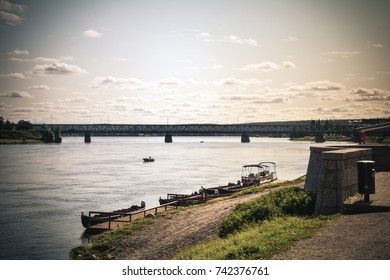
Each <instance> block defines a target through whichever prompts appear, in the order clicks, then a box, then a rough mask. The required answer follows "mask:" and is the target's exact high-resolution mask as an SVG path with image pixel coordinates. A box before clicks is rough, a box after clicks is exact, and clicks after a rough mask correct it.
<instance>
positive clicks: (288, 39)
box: [284, 36, 299, 42]
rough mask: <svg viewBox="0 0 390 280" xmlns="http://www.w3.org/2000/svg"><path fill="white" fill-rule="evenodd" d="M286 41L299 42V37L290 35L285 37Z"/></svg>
mask: <svg viewBox="0 0 390 280" xmlns="http://www.w3.org/2000/svg"><path fill="white" fill-rule="evenodd" d="M284 41H285V42H298V41H299V40H298V38H297V37H294V36H290V37H288V38H285V39H284Z"/></svg>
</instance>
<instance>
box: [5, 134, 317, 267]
mask: <svg viewBox="0 0 390 280" xmlns="http://www.w3.org/2000/svg"><path fill="white" fill-rule="evenodd" d="M83 140H84V139H83V138H81V137H65V138H63V142H62V143H61V144H36V145H0V156H1V161H0V197H1V198H0V259H24V260H34V259H45V260H53V259H69V252H70V250H71V249H72V248H74V247H76V246H78V245H80V244H81V243H82V242H83V238H82V235H83V233H84V228H83V227H82V225H81V222H80V213H81V212H82V211H90V210H91V211H92V210H95V211H112V210H116V209H121V208H127V207H129V206H131V205H132V204H140V202H141V200H143V201H145V202H146V206H147V207H154V206H157V205H158V198H159V197H160V196H166V194H167V193H184V194H186V193H191V192H193V191H196V190H199V188H200V187H201V186H204V187H213V186H217V185H223V184H226V183H228V182H236V181H237V180H239V179H240V174H241V167H242V165H245V164H251V163H259V162H261V161H274V162H276V164H277V172H278V177H279V179H283V180H284V179H294V178H297V177H299V176H301V175H304V174H305V173H306V169H307V164H308V159H309V154H310V146H314V145H324V144H315V143H312V142H292V141H289V140H288V139H282V138H251V143H241V142H240V137H174V139H173V141H174V142H173V143H169V144H167V143H164V138H163V137H93V138H92V143H90V144H85V143H84V141H83ZM202 142H203V143H202ZM147 156H152V157H154V158H155V162H153V163H143V160H142V158H143V157H147Z"/></svg>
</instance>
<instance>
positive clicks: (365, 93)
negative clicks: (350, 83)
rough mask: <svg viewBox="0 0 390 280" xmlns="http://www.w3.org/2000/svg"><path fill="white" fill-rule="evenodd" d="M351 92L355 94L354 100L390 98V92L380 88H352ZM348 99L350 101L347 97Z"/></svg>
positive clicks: (382, 99)
mask: <svg viewBox="0 0 390 280" xmlns="http://www.w3.org/2000/svg"><path fill="white" fill-rule="evenodd" d="M351 94H352V95H353V98H352V101H387V100H390V92H389V91H387V90H383V89H378V88H372V89H367V88H357V89H352V90H351ZM347 101H350V99H349V98H347Z"/></svg>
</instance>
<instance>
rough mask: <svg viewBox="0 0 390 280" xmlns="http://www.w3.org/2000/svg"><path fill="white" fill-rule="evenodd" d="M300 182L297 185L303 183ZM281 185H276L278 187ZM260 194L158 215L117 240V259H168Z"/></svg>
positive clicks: (214, 230) (207, 235)
mask: <svg viewBox="0 0 390 280" xmlns="http://www.w3.org/2000/svg"><path fill="white" fill-rule="evenodd" d="M302 185H303V183H302V184H301V185H300V186H302ZM277 189H280V188H275V189H273V190H277ZM263 194H265V193H262V194H252V195H247V196H242V197H237V198H233V199H225V200H219V201H215V202H214V203H211V204H208V205H204V206H202V207H195V208H191V209H188V210H185V211H182V212H179V213H177V214H175V215H173V216H172V217H170V218H160V219H158V220H157V221H156V222H155V223H153V224H151V225H148V226H146V227H144V228H143V229H142V230H140V231H138V232H135V233H134V234H132V235H131V236H129V237H128V238H127V239H125V240H124V241H123V242H121V243H120V244H118V248H120V250H121V251H122V253H121V254H120V255H119V257H118V258H119V259H134V260H136V259H143V260H148V259H149V260H150V259H154V260H157V259H169V258H172V257H173V256H174V255H175V254H176V253H178V252H179V251H180V250H183V249H185V248H188V247H191V246H194V245H196V244H198V243H201V242H203V241H205V240H207V239H209V238H211V237H213V236H215V235H216V234H217V227H218V225H219V224H220V222H221V221H222V219H223V218H225V217H227V216H228V214H229V213H230V212H231V211H232V210H233V208H234V207H235V205H237V204H238V203H242V202H245V201H250V200H253V199H255V198H257V197H259V196H260V195H263Z"/></svg>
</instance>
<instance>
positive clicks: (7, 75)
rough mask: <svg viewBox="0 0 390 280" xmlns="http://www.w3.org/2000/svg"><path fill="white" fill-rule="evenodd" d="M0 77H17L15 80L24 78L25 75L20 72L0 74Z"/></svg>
mask: <svg viewBox="0 0 390 280" xmlns="http://www.w3.org/2000/svg"><path fill="white" fill-rule="evenodd" d="M0 78H8V79H17V80H24V79H26V77H25V76H24V75H23V74H22V73H9V74H0Z"/></svg>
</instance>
